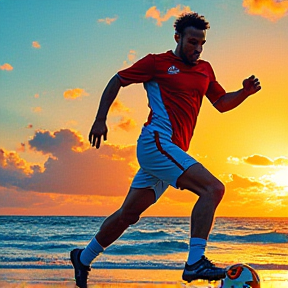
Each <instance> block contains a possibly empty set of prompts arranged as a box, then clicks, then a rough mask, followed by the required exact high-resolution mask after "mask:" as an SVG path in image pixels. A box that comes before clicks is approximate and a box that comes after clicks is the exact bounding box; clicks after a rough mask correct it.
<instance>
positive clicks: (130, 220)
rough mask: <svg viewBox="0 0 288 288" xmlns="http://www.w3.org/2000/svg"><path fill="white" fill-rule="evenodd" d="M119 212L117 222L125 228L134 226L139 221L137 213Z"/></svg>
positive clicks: (122, 210)
mask: <svg viewBox="0 0 288 288" xmlns="http://www.w3.org/2000/svg"><path fill="white" fill-rule="evenodd" d="M119 212H120V215H119V222H120V223H121V224H124V225H125V226H130V225H133V224H136V223H137V222H138V221H139V219H140V215H138V214H137V213H134V212H131V211H126V210H124V209H120V210H119Z"/></svg>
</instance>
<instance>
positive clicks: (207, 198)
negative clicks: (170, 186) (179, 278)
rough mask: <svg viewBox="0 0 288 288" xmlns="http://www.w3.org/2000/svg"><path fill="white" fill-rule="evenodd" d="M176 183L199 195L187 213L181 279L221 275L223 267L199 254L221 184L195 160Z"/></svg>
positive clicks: (189, 279) (202, 250)
mask: <svg viewBox="0 0 288 288" xmlns="http://www.w3.org/2000/svg"><path fill="white" fill-rule="evenodd" d="M177 185H178V186H179V188H180V189H187V190H190V191H192V192H194V193H195V194H197V195H198V196H199V199H198V200H197V202H196V204H195V206H194V208H193V211H192V214H191V239H190V251H189V255H188V260H187V264H186V266H185V269H184V272H183V279H184V280H187V281H189V282H190V281H192V280H194V279H197V278H204V279H208V280H218V279H220V278H224V277H225V270H224V269H221V268H217V267H215V266H214V265H213V264H212V263H211V262H210V261H209V260H208V259H206V258H205V257H203V256H204V252H205V247H206V241H207V239H208V236H209V233H210V230H211V227H212V224H213V220H214V214H215V210H216V208H217V206H218V204H219V203H220V201H221V199H222V197H223V195H224V190H225V188H224V185H223V184H222V183H221V182H220V181H219V180H218V179H217V178H215V177H214V176H213V175H212V174H211V173H210V172H209V171H208V170H207V169H205V168H204V167H203V166H202V165H201V164H199V163H197V164H194V165H192V166H191V167H190V168H188V169H187V170H186V171H185V172H184V173H183V174H182V175H181V176H180V177H179V178H178V181H177Z"/></svg>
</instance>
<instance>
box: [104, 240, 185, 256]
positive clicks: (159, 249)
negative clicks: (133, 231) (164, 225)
mask: <svg viewBox="0 0 288 288" xmlns="http://www.w3.org/2000/svg"><path fill="white" fill-rule="evenodd" d="M187 249H188V244H187V243H186V242H184V241H175V240H174V241H159V242H145V243H141V242H139V243H137V245H127V244H123V245H115V246H111V247H108V248H107V249H106V251H105V253H107V254H110V255H152V254H153V255H161V254H170V253H177V252H186V251H187Z"/></svg>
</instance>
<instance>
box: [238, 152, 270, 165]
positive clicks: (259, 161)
mask: <svg viewBox="0 0 288 288" xmlns="http://www.w3.org/2000/svg"><path fill="white" fill-rule="evenodd" d="M243 161H244V162H245V163H247V164H250V165H256V166H271V165H273V161H272V160H271V159H269V158H268V157H265V156H262V155H252V156H249V157H246V158H245V157H244V158H243Z"/></svg>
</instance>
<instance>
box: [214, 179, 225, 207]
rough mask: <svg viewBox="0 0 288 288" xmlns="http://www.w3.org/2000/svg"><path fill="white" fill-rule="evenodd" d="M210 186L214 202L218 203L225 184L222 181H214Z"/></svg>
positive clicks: (222, 194)
mask: <svg viewBox="0 0 288 288" xmlns="http://www.w3.org/2000/svg"><path fill="white" fill-rule="evenodd" d="M211 188H212V195H213V198H214V199H215V204H216V205H218V204H219V203H220V201H221V200H222V198H223V196H224V193H225V186H224V184H223V183H222V182H220V181H217V183H215V184H214V185H213V186H212V187H211Z"/></svg>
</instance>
